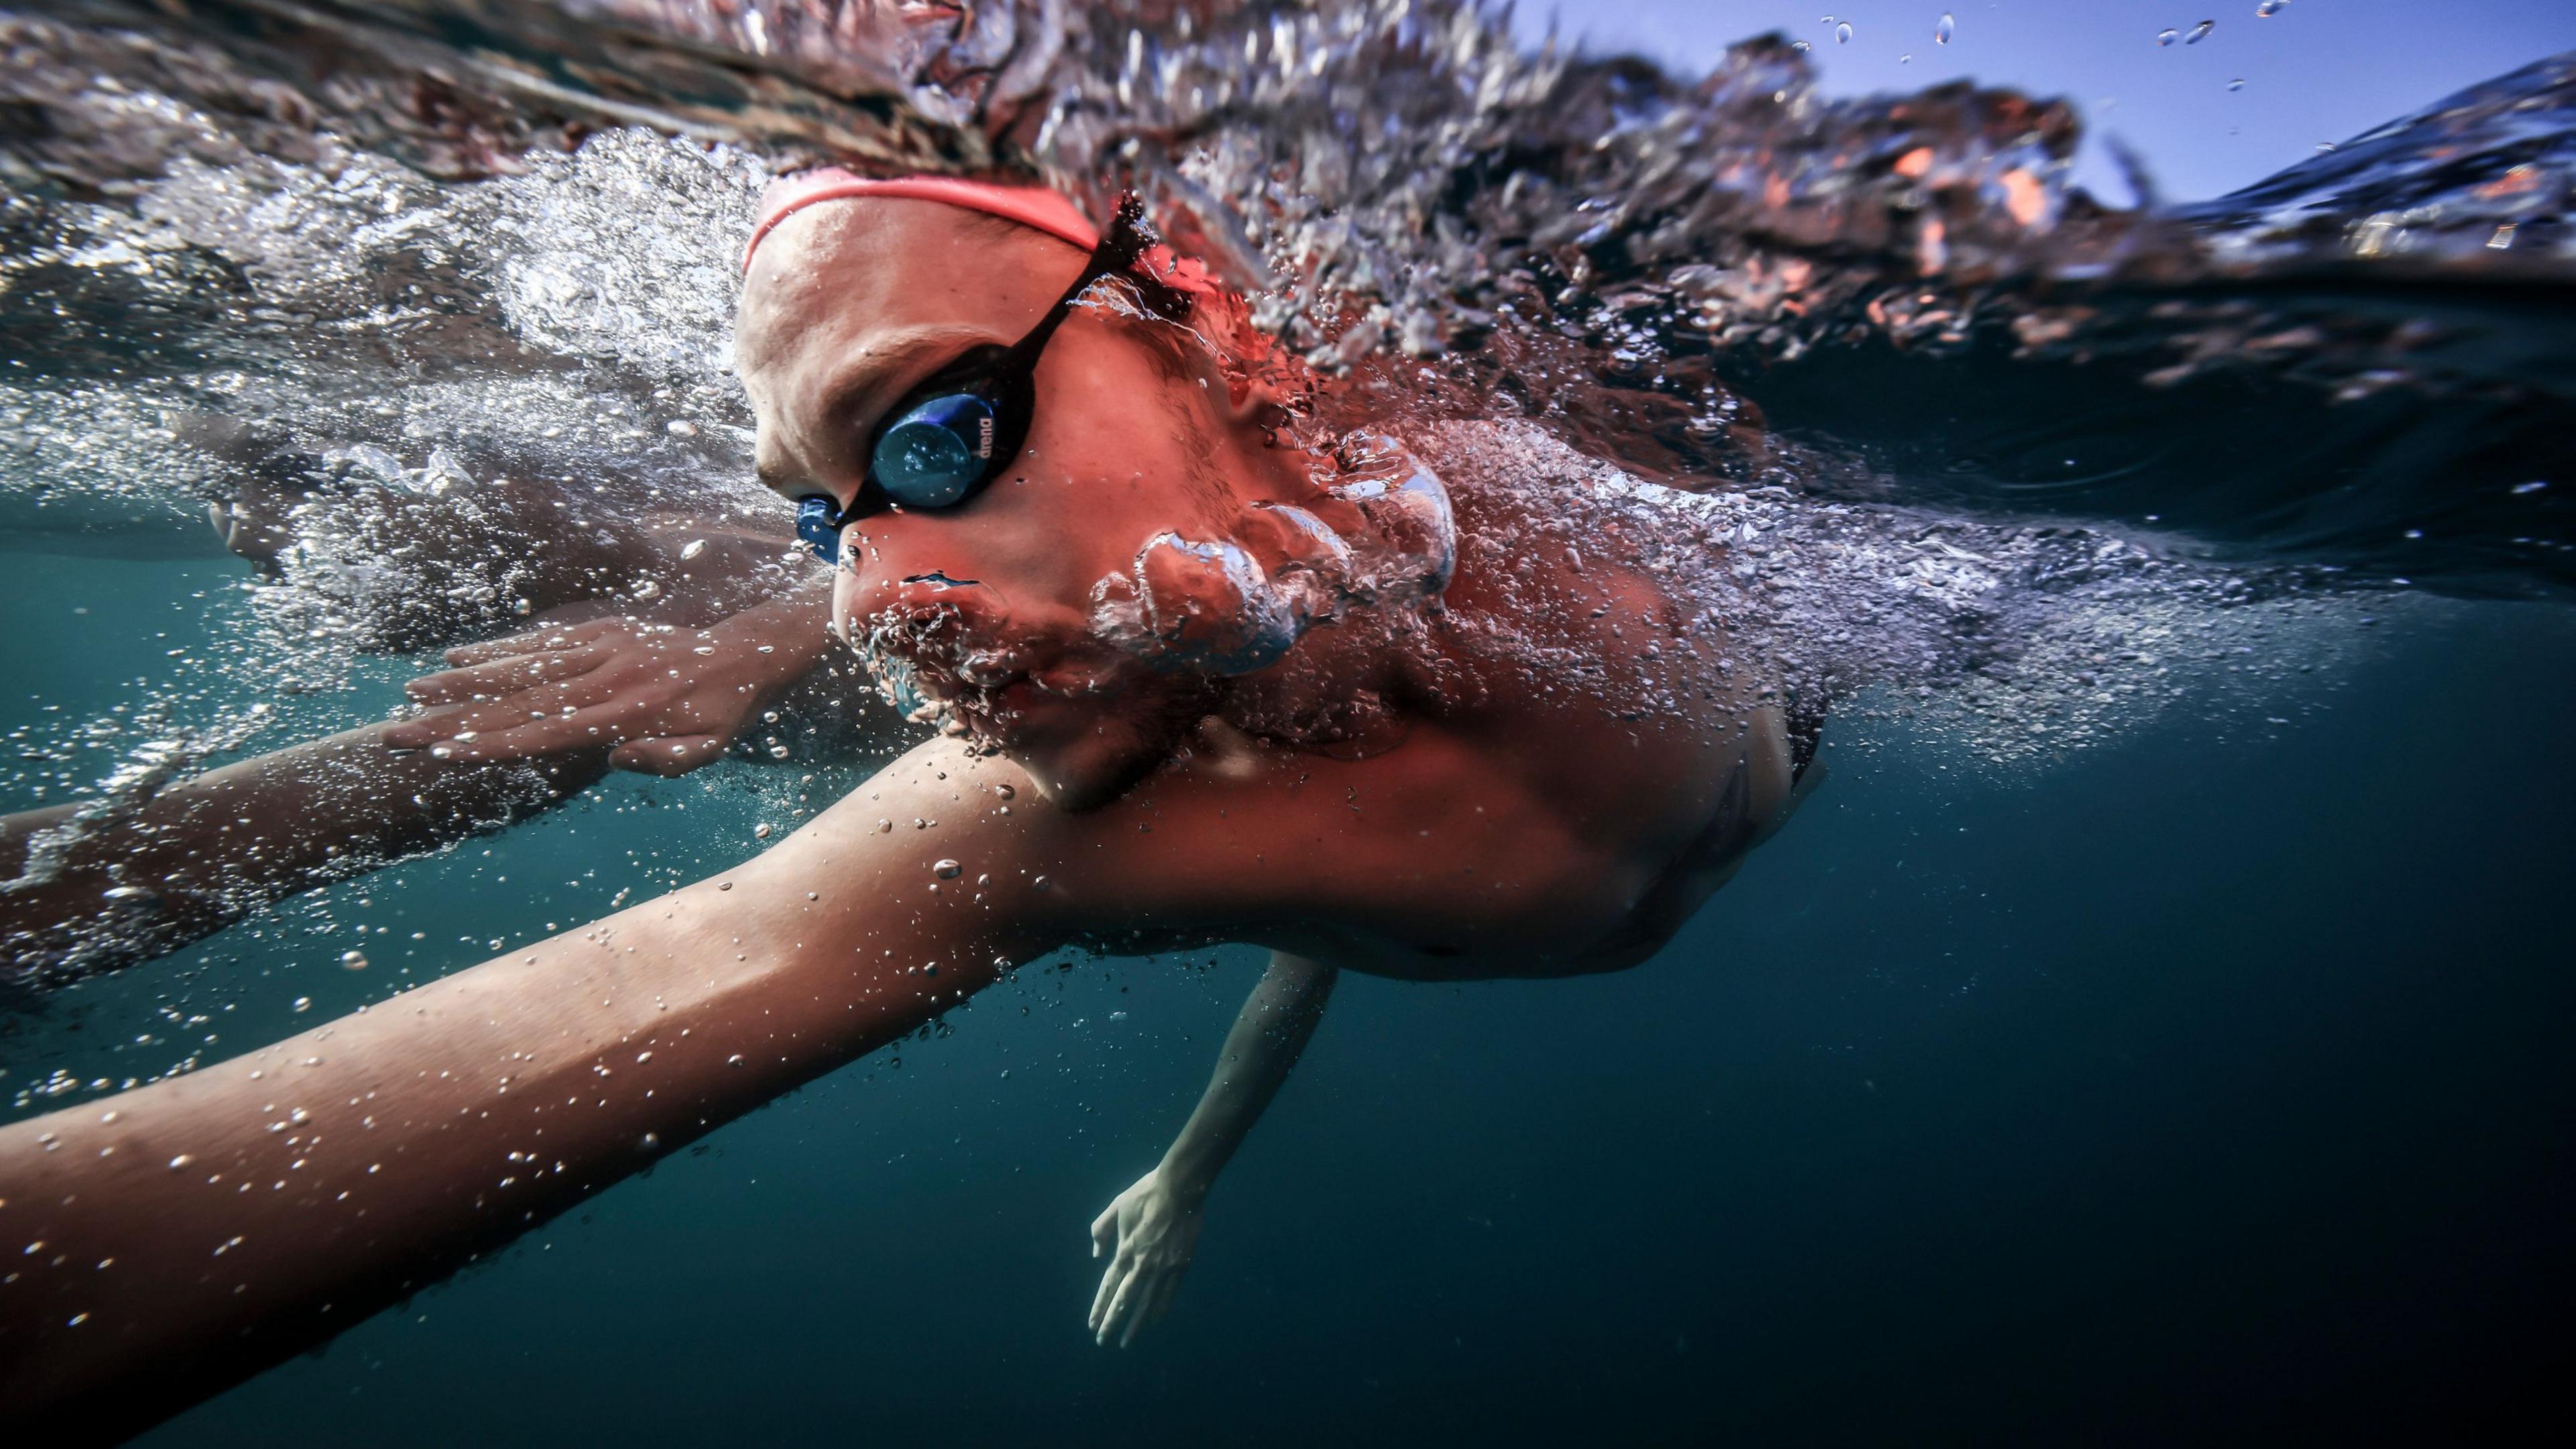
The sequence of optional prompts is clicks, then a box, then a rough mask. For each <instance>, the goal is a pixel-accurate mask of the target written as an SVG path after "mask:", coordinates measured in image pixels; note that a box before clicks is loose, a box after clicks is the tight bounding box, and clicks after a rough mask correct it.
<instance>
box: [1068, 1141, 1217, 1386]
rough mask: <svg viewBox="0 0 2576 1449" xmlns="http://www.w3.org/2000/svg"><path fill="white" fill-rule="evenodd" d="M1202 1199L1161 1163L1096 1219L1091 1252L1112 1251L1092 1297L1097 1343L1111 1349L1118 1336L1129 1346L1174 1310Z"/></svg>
mask: <svg viewBox="0 0 2576 1449" xmlns="http://www.w3.org/2000/svg"><path fill="white" fill-rule="evenodd" d="M1201 1201H1202V1197H1201V1194H1199V1193H1196V1192H1191V1191H1188V1190H1186V1189H1184V1188H1183V1187H1182V1186H1181V1185H1179V1184H1177V1183H1175V1182H1173V1181H1172V1180H1171V1179H1170V1177H1169V1176H1168V1170H1167V1169H1165V1168H1162V1167H1157V1168H1155V1169H1154V1170H1153V1171H1152V1172H1149V1173H1146V1174H1145V1175H1144V1176H1143V1177H1140V1178H1138V1179H1136V1185H1135V1186H1133V1187H1130V1188H1128V1189H1127V1190H1126V1191H1125V1192H1122V1193H1120V1194H1118V1200H1117V1201H1115V1202H1113V1203H1111V1204H1110V1205H1109V1208H1108V1210H1107V1211H1105V1212H1103V1213H1102V1214H1101V1215H1100V1216H1099V1218H1098V1219H1096V1220H1095V1221H1094V1222H1093V1223H1092V1225H1091V1256H1093V1257H1095V1258H1097V1257H1099V1256H1100V1255H1101V1254H1103V1253H1107V1254H1109V1255H1110V1258H1109V1271H1108V1272H1106V1273H1104V1274H1102V1275H1101V1278H1100V1292H1099V1293H1098V1294H1097V1295H1095V1296H1094V1297H1093V1298H1092V1300H1091V1333H1092V1338H1093V1341H1094V1342H1097V1343H1099V1344H1100V1345H1101V1346H1103V1347H1107V1346H1108V1344H1109V1341H1110V1339H1111V1338H1112V1337H1115V1338H1116V1339H1117V1340H1118V1346H1119V1347H1120V1348H1125V1347H1126V1346H1127V1345H1129V1344H1131V1343H1133V1342H1135V1341H1136V1333H1137V1330H1139V1329H1141V1328H1143V1327H1144V1326H1145V1325H1146V1324H1148V1323H1152V1322H1154V1321H1155V1320H1156V1319H1159V1318H1161V1317H1162V1316H1163V1314H1164V1312H1165V1311H1166V1310H1168V1309H1170V1307H1171V1306H1172V1298H1173V1296H1174V1295H1175V1294H1177V1293H1179V1292H1180V1291H1181V1278H1182V1276H1183V1275H1184V1274H1186V1273H1188V1272H1189V1270H1190V1259H1191V1257H1192V1256H1193V1255H1194V1254H1196V1253H1197V1251H1198V1245H1199V1223H1200V1210H1199V1204H1200V1202H1201Z"/></svg>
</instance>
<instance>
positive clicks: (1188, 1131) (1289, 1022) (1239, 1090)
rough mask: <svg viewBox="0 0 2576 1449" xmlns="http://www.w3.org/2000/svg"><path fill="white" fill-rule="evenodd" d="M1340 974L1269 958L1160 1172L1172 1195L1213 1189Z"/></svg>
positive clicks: (1299, 960) (1284, 1076) (1300, 960)
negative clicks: (1170, 1186) (1177, 1192)
mask: <svg viewBox="0 0 2576 1449" xmlns="http://www.w3.org/2000/svg"><path fill="white" fill-rule="evenodd" d="M1339 975H1340V973H1339V972H1338V971H1337V970H1335V969H1334V968H1333V967H1330V966H1326V965H1323V964H1322V963H1320V962H1316V961H1310V960H1307V959H1305V958H1304V957H1300V956H1290V955H1286V954H1284V953H1274V954H1273V955H1272V956H1271V958H1270V965H1269V967H1268V969H1266V970H1265V971H1263V972H1262V974H1261V981H1260V984H1259V985H1257V986H1255V987H1254V988H1253V989H1252V995H1251V996H1250V997H1248V998H1246V999H1245V1001H1244V1003H1243V1010H1242V1011H1241V1012H1239V1013H1237V1014H1236V1016H1235V1019H1234V1026H1233V1028H1232V1029H1231V1030H1229V1031H1228V1032H1227V1033H1226V1036H1225V1046H1224V1047H1223V1049H1222V1050H1221V1051H1220V1052H1219V1054H1218V1057H1217V1065H1216V1072H1215V1074H1214V1075H1213V1076H1211V1077H1210V1078H1209V1080H1208V1085H1207V1090H1206V1091H1205V1092H1203V1093H1201V1094H1200V1096H1199V1102H1198V1106H1197V1107H1196V1108H1194V1109H1193V1110H1192V1111H1191V1112H1190V1120H1189V1121H1188V1122H1187V1123H1185V1124H1183V1126H1182V1128H1181V1131H1180V1135H1179V1136H1178V1137H1175V1138H1174V1139H1173V1140H1172V1146H1171V1149H1170V1150H1169V1151H1167V1152H1165V1153H1164V1154H1163V1171H1164V1173H1165V1174H1166V1175H1167V1176H1168V1177H1169V1178H1170V1180H1171V1182H1172V1185H1173V1186H1174V1187H1175V1188H1176V1189H1177V1190H1180V1191H1184V1192H1187V1193H1191V1194H1193V1195H1196V1196H1204V1195H1205V1194H1206V1193H1207V1191H1208V1189H1209V1188H1211V1187H1213V1186H1214V1185H1215V1183H1216V1178H1217V1174H1218V1173H1219V1172H1222V1171H1223V1170H1224V1169H1225V1164H1226V1163H1227V1161H1229V1160H1230V1159H1232V1157H1233V1156H1234V1153H1235V1149H1236V1148H1238V1147H1240V1146H1242V1145H1243V1139H1244V1138H1245V1137H1246V1136H1248V1135H1250V1133H1251V1131H1252V1127H1253V1124H1254V1123H1256V1122H1258V1121H1260V1120H1261V1114H1262V1112H1263V1111H1264V1110H1265V1109H1267V1108H1268V1107H1269V1105H1270V1099H1271V1098H1273V1097H1275V1096H1277V1095H1278V1093H1279V1088H1280V1086H1281V1084H1282V1083H1284V1082H1286V1081H1287V1080H1288V1073H1289V1071H1290V1070H1291V1069H1293V1068H1294V1067H1295V1066H1296V1065H1297V1058H1298V1056H1299V1055H1300V1054H1301V1053H1303V1052H1304V1051H1305V1049H1306V1042H1307V1039H1308V1038H1310V1037H1312V1036H1313V1035H1314V1034H1315V1024H1316V1023H1317V1022H1318V1021H1321V1020H1322V1019H1323V1015H1324V1003H1325V1002H1326V1001H1328V1000H1330V999H1331V997H1332V994H1333V983H1334V981H1335V980H1336V979H1337V978H1338V977H1339Z"/></svg>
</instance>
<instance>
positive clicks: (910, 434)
mask: <svg viewBox="0 0 2576 1449" xmlns="http://www.w3.org/2000/svg"><path fill="white" fill-rule="evenodd" d="M994 423H995V418H994V416H993V405H992V404H991V403H988V402H986V401H985V400H984V399H982V398H980V397H977V396H975V395H974V394H973V393H963V392H961V393H949V394H947V395H946V396H943V397H935V398H932V399H930V400H929V401H928V402H925V403H922V404H921V405H919V406H917V407H915V408H913V409H911V410H910V411H908V412H906V413H905V414H904V415H903V416H902V417H900V418H898V419H896V420H895V423H894V426H892V427H890V428H888V429H886V430H885V432H884V433H883V434H881V435H879V437H878V438H877V447H876V453H875V456H873V457H871V458H870V459H869V460H868V476H869V478H871V479H872V480H874V481H875V483H876V485H877V487H878V488H880V489H882V490H883V491H884V493H885V496H886V497H887V498H889V499H891V500H893V501H894V502H896V503H898V504H901V505H903V506H904V507H907V508H946V507H948V506H949V505H951V504H953V503H957V502H959V501H961V500H963V499H964V498H965V497H966V495H967V494H968V493H970V492H972V491H974V487H975V485H976V484H977V483H978V482H980V481H982V479H983V477H984V470H985V468H986V467H987V466H989V465H990V464H991V463H992V461H993V433H994Z"/></svg>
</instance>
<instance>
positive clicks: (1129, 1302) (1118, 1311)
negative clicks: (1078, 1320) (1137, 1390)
mask: <svg viewBox="0 0 2576 1449" xmlns="http://www.w3.org/2000/svg"><path fill="white" fill-rule="evenodd" d="M1129 1261H1130V1262H1131V1263H1132V1262H1133V1261H1134V1260H1132V1259H1130V1260H1129ZM1144 1279H1145V1275H1144V1274H1142V1273H1137V1272H1132V1271H1131V1272H1129V1273H1128V1274H1127V1276H1126V1278H1125V1279H1124V1280H1122V1281H1121V1282H1120V1283H1119V1285H1118V1296H1116V1297H1115V1298H1112V1299H1110V1300H1109V1311H1108V1312H1107V1313H1106V1314H1104V1315H1102V1317H1101V1320H1100V1331H1099V1336H1098V1338H1097V1339H1096V1340H1095V1341H1096V1342H1098V1343H1100V1344H1101V1345H1102V1346H1104V1347H1105V1346H1107V1344H1108V1342H1109V1335H1110V1334H1112V1333H1115V1332H1117V1331H1118V1328H1119V1326H1120V1325H1121V1324H1125V1325H1126V1328H1127V1332H1126V1335H1125V1337H1123V1338H1121V1339H1119V1340H1118V1346H1119V1347H1120V1348H1125V1347H1126V1346H1127V1343H1128V1340H1130V1339H1133V1338H1134V1337H1135V1336H1136V1326H1135V1324H1134V1323H1133V1322H1130V1321H1129V1319H1128V1315H1129V1314H1131V1313H1133V1312H1135V1311H1136V1290H1137V1289H1138V1287H1139V1286H1141V1285H1142V1283H1143V1282H1144Z"/></svg>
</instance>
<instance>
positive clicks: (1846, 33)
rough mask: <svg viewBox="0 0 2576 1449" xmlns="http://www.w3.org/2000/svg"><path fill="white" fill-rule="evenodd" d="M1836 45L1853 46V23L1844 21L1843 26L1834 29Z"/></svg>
mask: <svg viewBox="0 0 2576 1449" xmlns="http://www.w3.org/2000/svg"><path fill="white" fill-rule="evenodd" d="M1834 44H1836V45H1849V44H1851V22H1850V21H1848V20H1846V21H1844V22H1843V23H1842V24H1840V25H1837V26H1835V27H1834Z"/></svg>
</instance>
